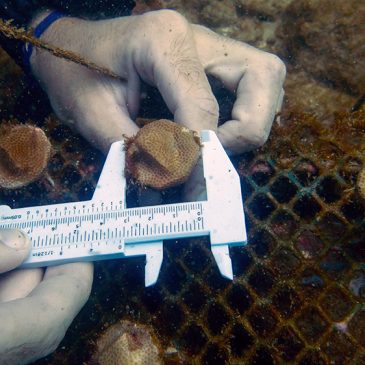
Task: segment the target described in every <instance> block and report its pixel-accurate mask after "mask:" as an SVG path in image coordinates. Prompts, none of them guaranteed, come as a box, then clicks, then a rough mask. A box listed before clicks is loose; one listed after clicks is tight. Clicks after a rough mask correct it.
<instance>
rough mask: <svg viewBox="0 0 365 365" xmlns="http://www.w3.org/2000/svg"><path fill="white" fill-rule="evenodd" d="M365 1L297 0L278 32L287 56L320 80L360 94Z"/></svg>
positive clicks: (363, 75) (364, 73)
mask: <svg viewBox="0 0 365 365" xmlns="http://www.w3.org/2000/svg"><path fill="white" fill-rule="evenodd" d="M364 34H365V2H363V1H358V0H348V1H331V0H298V1H294V2H293V3H292V4H291V5H289V6H288V8H287V9H286V11H285V13H284V15H283V22H282V26H281V27H280V30H279V31H278V35H279V36H281V37H282V38H283V39H284V44H285V46H284V48H285V52H286V57H287V58H288V59H290V60H292V61H293V62H294V63H295V64H296V65H297V66H298V67H302V68H303V69H305V70H306V71H307V72H309V73H310V74H312V75H314V76H315V77H317V78H319V79H320V80H321V81H324V82H327V83H330V84H332V85H335V86H336V87H339V88H342V89H344V90H346V92H349V93H351V94H355V95H360V94H362V93H363V92H364V90H365V89H364V85H365V68H364V62H365V48H364Z"/></svg>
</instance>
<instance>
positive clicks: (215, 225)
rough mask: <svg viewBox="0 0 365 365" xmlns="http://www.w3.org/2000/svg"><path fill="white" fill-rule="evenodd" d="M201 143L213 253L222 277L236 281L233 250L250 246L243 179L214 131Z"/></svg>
mask: <svg viewBox="0 0 365 365" xmlns="http://www.w3.org/2000/svg"><path fill="white" fill-rule="evenodd" d="M201 140H202V143H203V145H204V147H203V148H202V153H203V166H204V178H205V182H206V188H207V209H206V214H205V219H206V223H207V225H208V226H209V228H210V243H211V250H212V253H213V256H214V258H215V261H216V263H217V265H218V268H219V271H220V273H221V274H222V276H224V277H225V278H227V279H230V280H232V279H233V269H232V261H231V258H230V256H229V246H242V245H245V244H246V243H247V234H246V226H245V218H244V211H243V203H242V197H241V185H240V178H239V176H238V173H237V171H236V169H235V168H234V166H233V164H232V162H231V160H230V159H229V157H228V155H227V154H226V152H225V151H224V149H223V146H222V145H221V143H220V142H219V140H218V137H217V135H216V134H215V133H214V132H213V131H209V130H204V131H202V132H201ZM222 213H224V214H222Z"/></svg>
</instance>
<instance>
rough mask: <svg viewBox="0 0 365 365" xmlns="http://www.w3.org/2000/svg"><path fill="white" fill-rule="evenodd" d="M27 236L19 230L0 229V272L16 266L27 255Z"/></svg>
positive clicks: (28, 246) (28, 245)
mask: <svg viewBox="0 0 365 365" xmlns="http://www.w3.org/2000/svg"><path fill="white" fill-rule="evenodd" d="M29 252H30V240H29V237H28V236H27V235H26V234H25V233H24V232H22V231H20V230H15V229H1V230H0V274H1V273H3V272H6V271H10V270H13V269H15V268H16V267H18V266H19V265H20V264H21V263H22V262H23V261H24V260H25V259H26V258H27V257H28V255H29Z"/></svg>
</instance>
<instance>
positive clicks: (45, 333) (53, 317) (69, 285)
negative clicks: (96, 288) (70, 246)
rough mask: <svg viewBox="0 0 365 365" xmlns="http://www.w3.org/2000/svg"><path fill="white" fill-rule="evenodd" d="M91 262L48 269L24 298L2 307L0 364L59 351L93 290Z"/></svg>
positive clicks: (23, 360)
mask: <svg viewBox="0 0 365 365" xmlns="http://www.w3.org/2000/svg"><path fill="white" fill-rule="evenodd" d="M92 273H93V267H92V264H90V263H82V264H81V263H77V264H67V265H61V266H57V267H52V268H48V269H47V271H46V273H45V276H44V280H43V281H42V282H41V283H40V284H39V285H38V286H37V287H36V288H35V289H34V290H33V292H32V293H31V294H30V295H29V296H28V297H26V298H24V299H19V300H16V301H13V302H7V303H3V304H2V305H0V318H1V326H2V328H1V330H2V333H3V334H6V335H4V336H0V360H2V361H0V363H14V364H15V363H16V364H18V363H19V364H25V363H29V362H31V361H34V360H36V359H39V358H41V357H44V356H46V355H47V354H49V353H51V352H52V351H54V350H55V349H56V347H57V346H58V344H59V343H60V341H61V340H62V338H63V337H64V335H65V332H66V330H67V328H68V327H69V325H70V323H71V321H72V320H73V319H74V317H75V316H76V315H77V313H78V312H79V311H80V309H81V307H82V306H83V305H84V304H85V302H86V300H87V298H88V296H89V294H90V290H91V283H92V276H93V274H92Z"/></svg>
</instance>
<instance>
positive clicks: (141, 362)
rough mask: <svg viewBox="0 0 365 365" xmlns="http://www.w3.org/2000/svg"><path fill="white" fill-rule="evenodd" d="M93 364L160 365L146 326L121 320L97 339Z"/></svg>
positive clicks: (153, 342)
mask: <svg viewBox="0 0 365 365" xmlns="http://www.w3.org/2000/svg"><path fill="white" fill-rule="evenodd" d="M91 364H93V365H121V364H123V365H150V364H153V365H160V364H161V360H160V352H159V349H158V347H157V346H156V341H155V340H154V338H153V335H152V334H151V332H150V331H149V329H148V327H146V326H144V325H141V324H136V323H133V322H130V321H128V320H121V321H119V322H117V323H115V324H114V325H112V326H110V327H109V328H108V329H107V330H106V332H104V334H102V335H101V337H100V338H99V339H98V340H97V349H96V352H95V354H94V355H93V357H92V359H91Z"/></svg>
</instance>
